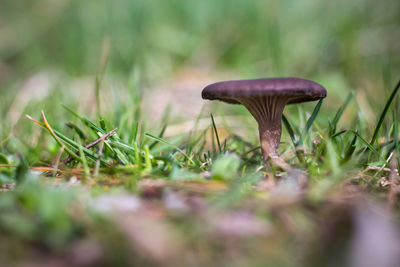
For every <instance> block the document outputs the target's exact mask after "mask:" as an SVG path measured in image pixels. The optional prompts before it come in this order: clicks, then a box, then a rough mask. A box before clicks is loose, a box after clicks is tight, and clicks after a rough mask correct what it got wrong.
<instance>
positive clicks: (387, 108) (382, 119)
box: [369, 80, 400, 146]
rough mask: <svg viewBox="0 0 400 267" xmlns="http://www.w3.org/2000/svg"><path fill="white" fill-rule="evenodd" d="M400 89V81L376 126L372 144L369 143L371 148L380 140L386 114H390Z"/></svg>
mask: <svg viewBox="0 0 400 267" xmlns="http://www.w3.org/2000/svg"><path fill="white" fill-rule="evenodd" d="M399 89H400V80H399V82H398V83H397V85H396V87H395V88H394V90H393V91H392V93H391V94H390V96H389V99H388V100H387V102H386V105H385V107H384V108H383V111H382V114H381V116H380V117H379V120H378V124H377V125H376V127H375V131H374V134H373V135H372V138H371V142H369V144H370V145H371V146H373V145H374V144H375V142H376V140H377V138H378V133H379V130H380V129H381V127H382V124H383V121H384V120H385V117H386V114H387V112H388V110H389V107H390V105H391V104H392V102H393V100H394V98H395V96H396V94H397V92H398V91H399Z"/></svg>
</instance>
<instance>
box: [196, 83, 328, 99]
mask: <svg viewBox="0 0 400 267" xmlns="http://www.w3.org/2000/svg"><path fill="white" fill-rule="evenodd" d="M201 95H202V97H203V99H209V100H220V101H223V102H227V103H231V104H240V102H239V101H237V98H247V97H262V96H287V97H288V98H290V100H289V101H288V103H287V104H294V103H300V102H307V101H314V100H317V99H320V98H324V97H326V89H325V88H324V87H323V86H322V85H320V84H318V83H316V82H313V81H310V80H306V79H301V78H266V79H254V80H237V81H224V82H217V83H213V84H210V85H208V86H206V87H205V88H204V89H203V92H202V94H201Z"/></svg>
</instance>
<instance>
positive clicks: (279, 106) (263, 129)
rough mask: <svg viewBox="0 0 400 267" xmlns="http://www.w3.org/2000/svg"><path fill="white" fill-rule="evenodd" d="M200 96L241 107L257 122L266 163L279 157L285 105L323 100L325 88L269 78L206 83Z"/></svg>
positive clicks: (296, 79) (296, 80)
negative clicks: (240, 105)
mask: <svg viewBox="0 0 400 267" xmlns="http://www.w3.org/2000/svg"><path fill="white" fill-rule="evenodd" d="M202 97H203V99H209V100H220V101H223V102H227V103H232V104H242V105H244V106H245V107H246V108H247V109H248V110H249V112H250V113H251V114H252V115H253V117H254V118H255V119H256V121H257V123H258V130H259V135H260V145H261V150H262V154H263V159H264V161H265V162H267V160H268V159H269V158H277V157H279V155H278V154H279V142H280V139H281V134H282V113H283V109H284V108H285V105H287V104H294V103H300V102H307V101H314V100H318V99H320V98H324V97H326V89H325V88H324V87H323V86H322V85H320V84H318V83H316V82H313V81H310V80H305V79H301V78H269V79H256V80H241V81H226V82H218V83H214V84H210V85H208V86H207V87H206V88H204V89H203V92H202Z"/></svg>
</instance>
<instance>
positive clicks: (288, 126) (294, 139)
mask: <svg viewBox="0 0 400 267" xmlns="http://www.w3.org/2000/svg"><path fill="white" fill-rule="evenodd" d="M282 121H283V125H284V126H285V128H286V130H287V131H288V133H289V136H290V139H291V140H292V142H293V145H294V146H295V147H296V146H297V142H298V140H297V136H296V134H295V133H294V131H293V128H292V125H291V124H290V122H289V120H288V119H287V118H286V116H285V115H283V114H282Z"/></svg>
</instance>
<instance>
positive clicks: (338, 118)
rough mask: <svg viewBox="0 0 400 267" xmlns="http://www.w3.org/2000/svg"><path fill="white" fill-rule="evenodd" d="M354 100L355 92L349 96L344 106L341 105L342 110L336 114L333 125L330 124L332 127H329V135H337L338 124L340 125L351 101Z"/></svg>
mask: <svg viewBox="0 0 400 267" xmlns="http://www.w3.org/2000/svg"><path fill="white" fill-rule="evenodd" d="M353 98H354V92H350V93H349V95H348V96H347V98H346V100H345V101H344V103H343V105H341V106H340V108H339V109H338V111H337V112H336V114H335V117H334V118H333V121H332V123H330V125H329V128H330V130H329V135H331V136H333V135H335V134H336V128H337V124H338V122H339V120H340V118H341V117H342V115H343V113H344V111H345V109H346V108H347V106H348V105H349V103H350V101H351V100H352V99H353Z"/></svg>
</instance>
